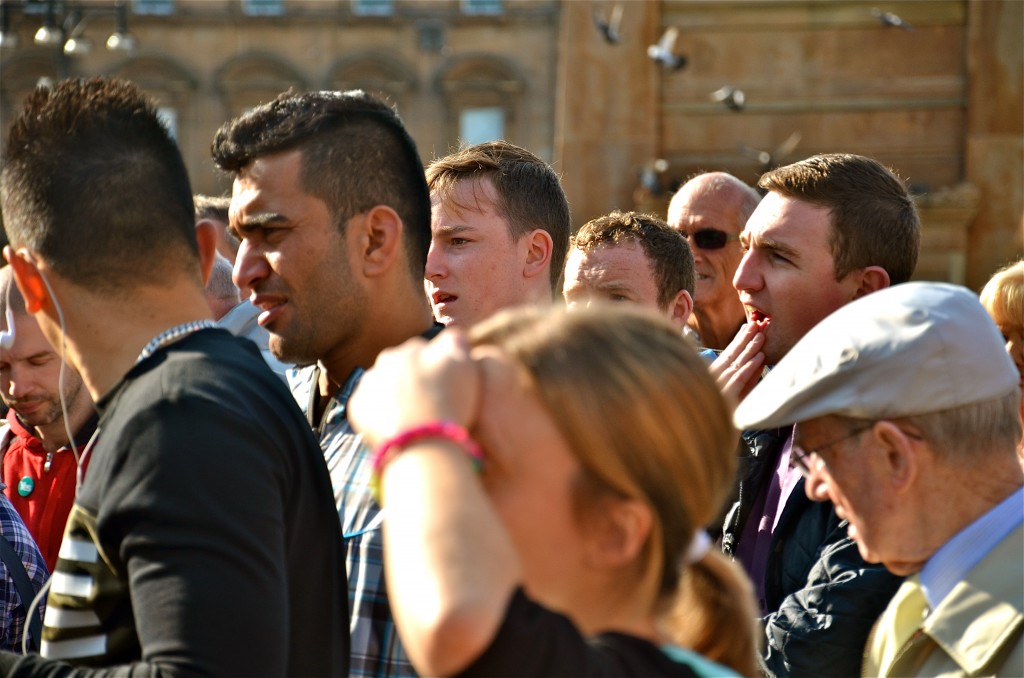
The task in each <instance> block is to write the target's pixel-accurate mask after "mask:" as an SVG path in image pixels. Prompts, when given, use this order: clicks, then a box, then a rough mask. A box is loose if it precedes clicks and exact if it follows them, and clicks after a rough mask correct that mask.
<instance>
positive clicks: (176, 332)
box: [135, 320, 217, 365]
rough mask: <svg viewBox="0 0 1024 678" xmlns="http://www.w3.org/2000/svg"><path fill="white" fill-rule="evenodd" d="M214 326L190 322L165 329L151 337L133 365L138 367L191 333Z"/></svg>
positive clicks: (194, 321)
mask: <svg viewBox="0 0 1024 678" xmlns="http://www.w3.org/2000/svg"><path fill="white" fill-rule="evenodd" d="M216 326H217V324H216V323H215V322H213V321H212V320H190V321H188V322H187V323H182V324H181V325H175V326H174V327H172V328H170V329H166V330H164V331H163V332H161V333H160V334H158V335H156V336H155V337H153V338H152V339H151V340H150V342H149V343H148V344H146V348H144V349H142V353H140V354H139V357H138V358H136V359H135V364H136V365H138V364H139V363H141V362H142V361H143V360H145V359H146V358H148V357H149V356H151V355H153V354H154V353H156V352H157V351H159V350H160V349H162V348H163V347H165V346H168V345H170V344H173V343H174V342H176V341H180V340H182V339H184V338H185V337H187V336H188V335H190V334H192V333H193V332H198V331H199V330H205V329H208V328H212V327H216Z"/></svg>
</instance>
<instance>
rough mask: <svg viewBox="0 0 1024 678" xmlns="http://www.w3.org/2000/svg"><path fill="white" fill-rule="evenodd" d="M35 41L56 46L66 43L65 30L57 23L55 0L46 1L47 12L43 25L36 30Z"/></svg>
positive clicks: (39, 43) (38, 43)
mask: <svg viewBox="0 0 1024 678" xmlns="http://www.w3.org/2000/svg"><path fill="white" fill-rule="evenodd" d="M35 43H36V44H37V45H49V46H51V47H56V46H58V45H62V44H64V31H63V30H61V28H60V26H58V25H57V19H56V17H55V15H54V7H53V0H49V2H47V3H46V14H44V15H43V25H42V26H40V27H39V30H38V31H36V37H35Z"/></svg>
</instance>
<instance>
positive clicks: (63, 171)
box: [0, 78, 200, 293]
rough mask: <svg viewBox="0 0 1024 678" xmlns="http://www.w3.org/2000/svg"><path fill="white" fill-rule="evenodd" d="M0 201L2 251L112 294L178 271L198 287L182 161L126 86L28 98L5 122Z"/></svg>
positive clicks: (99, 83) (63, 88) (88, 85)
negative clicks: (28, 255) (7, 248)
mask: <svg viewBox="0 0 1024 678" xmlns="http://www.w3.org/2000/svg"><path fill="white" fill-rule="evenodd" d="M0 204H2V209H3V221H4V227H5V229H6V230H7V235H8V237H9V238H10V241H11V243H12V245H14V246H16V247H18V246H25V247H27V248H28V249H30V250H31V251H32V252H33V253H35V254H36V255H38V256H39V257H41V258H42V259H43V260H45V261H46V262H47V264H49V265H50V266H51V267H52V268H53V270H54V271H56V272H57V273H58V274H59V275H61V276H63V277H65V278H66V279H68V280H70V281H72V282H74V283H76V284H78V285H82V286H88V287H89V288H90V289H99V290H103V291H104V292H109V293H120V292H123V291H124V290H128V289H131V288H132V286H133V285H137V284H154V282H160V281H162V280H163V279H166V278H167V277H168V276H169V275H172V274H178V275H180V274H181V272H183V271H187V272H188V274H189V275H194V276H195V278H196V281H197V283H198V282H200V271H199V250H198V246H197V245H196V236H195V221H194V216H193V205H192V190H191V188H190V186H189V181H188V174H187V172H186V171H185V164H184V162H183V161H182V159H181V153H180V152H179V150H178V147H177V145H176V144H175V142H174V140H173V139H171V137H170V135H169V134H168V132H167V129H166V128H165V127H164V125H163V124H162V123H161V121H160V119H159V118H158V117H157V114H156V109H155V108H154V107H153V104H152V102H150V101H149V100H148V99H147V98H146V97H145V96H144V95H143V94H142V92H140V91H139V90H138V89H137V88H136V87H135V85H133V84H131V83H129V82H127V81H124V80H111V79H106V78H94V79H91V80H64V81H61V82H59V83H58V84H57V85H56V86H55V87H53V88H52V89H51V88H47V87H40V88H37V89H36V90H35V91H34V92H33V93H32V94H30V95H29V96H28V98H27V99H26V101H25V105H24V107H23V108H22V111H21V113H20V114H19V116H18V118H17V119H16V120H15V121H14V123H13V124H12V125H11V129H10V134H9V136H8V141H7V157H6V159H5V160H4V164H3V170H2V173H0ZM172 272H177V273H172Z"/></svg>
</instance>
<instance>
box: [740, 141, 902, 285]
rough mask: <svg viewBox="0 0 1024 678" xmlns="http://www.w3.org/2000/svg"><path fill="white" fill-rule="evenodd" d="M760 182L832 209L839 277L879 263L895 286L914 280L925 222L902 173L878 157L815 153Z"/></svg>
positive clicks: (832, 246) (833, 247)
mask: <svg viewBox="0 0 1024 678" xmlns="http://www.w3.org/2000/svg"><path fill="white" fill-rule="evenodd" d="M757 185H758V186H760V187H761V188H763V189H764V190H767V191H773V192H775V193H779V194H781V195H784V196H786V197H790V198H794V199H796V200H803V201H806V202H809V203H812V204H815V205H819V206H821V207H825V208H827V209H828V210H829V212H830V214H831V216H832V229H831V233H830V235H829V247H830V249H831V250H832V259H833V261H834V266H835V276H836V280H841V279H842V278H844V277H846V275H847V274H849V273H850V272H851V271H853V270H855V269H858V268H864V267H866V266H881V267H882V268H884V269H885V270H886V272H887V273H888V274H889V282H890V284H892V285H896V284H898V283H902V282H906V281H908V280H910V276H911V275H913V273H914V267H915V266H916V265H917V255H918V252H919V251H920V248H921V221H920V219H919V218H918V215H917V208H916V207H915V206H914V201H913V199H912V198H911V197H910V194H909V193H907V189H906V187H905V186H904V185H903V182H902V181H901V180H900V178H899V177H898V176H896V174H895V173H894V172H893V171H892V170H889V169H887V168H886V167H884V166H883V165H882V164H881V163H879V162H878V161H877V160H872V159H871V158H865V157H864V156H861V155H851V154H849V153H832V154H828V155H815V156H812V157H810V158H807V159H806V160H801V161H800V162H797V163H793V164H792V165H786V166H785V167H779V168H778V169H774V170H772V171H770V172H768V173H766V174H764V175H762V176H761V179H760V181H758V182H757Z"/></svg>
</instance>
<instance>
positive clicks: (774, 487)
mask: <svg viewBox="0 0 1024 678" xmlns="http://www.w3.org/2000/svg"><path fill="white" fill-rule="evenodd" d="M792 449H793V434H792V433H790V434H789V436H788V437H787V438H786V442H785V444H784V445H783V446H782V451H781V452H780V453H779V458H778V460H777V461H776V463H775V471H774V473H772V477H771V482H769V483H768V484H767V486H765V487H763V488H762V489H761V492H759V493H758V496H757V498H756V499H755V500H754V504H753V506H751V510H750V518H749V519H747V523H746V525H744V526H743V533H742V534H741V535H740V539H739V543H738V544H737V545H736V558H737V560H739V561H740V563H742V564H743V568H744V569H745V570H746V571H747V574H749V575H750V579H751V580H752V581H753V583H754V593H755V595H756V596H757V601H758V604H759V605H760V607H761V614H762V615H765V614H768V610H767V609H766V604H765V599H764V575H765V571H766V570H767V569H768V555H769V553H771V548H770V547H771V541H772V535H773V534H774V533H775V528H776V527H778V524H779V518H780V517H781V516H782V510H783V509H784V508H785V506H786V502H787V501H789V495H791V494H792V493H793V488H794V487H796V484H797V483H798V482H799V481H800V470H799V469H796V468H793V467H792V466H791V465H790V463H789V457H790V452H791V451H792Z"/></svg>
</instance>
